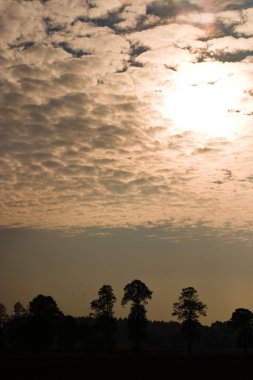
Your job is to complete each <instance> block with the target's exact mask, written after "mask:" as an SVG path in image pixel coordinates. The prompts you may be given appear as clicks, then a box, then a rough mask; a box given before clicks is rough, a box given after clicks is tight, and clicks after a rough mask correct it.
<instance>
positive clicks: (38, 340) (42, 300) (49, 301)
mask: <svg viewBox="0 0 253 380" xmlns="http://www.w3.org/2000/svg"><path fill="white" fill-rule="evenodd" d="M28 310H29V324H28V336H29V343H30V346H31V348H33V349H35V350H42V351H44V350H48V349H49V348H51V347H52V345H53V343H54V341H55V336H56V327H57V322H58V319H59V318H60V317H61V316H63V313H62V312H61V311H60V309H59V308H58V306H57V304H56V302H55V300H54V299H53V298H52V297H51V296H44V295H42V294H40V295H38V296H37V297H35V298H34V299H33V300H32V301H31V302H30V303H29V308H28Z"/></svg>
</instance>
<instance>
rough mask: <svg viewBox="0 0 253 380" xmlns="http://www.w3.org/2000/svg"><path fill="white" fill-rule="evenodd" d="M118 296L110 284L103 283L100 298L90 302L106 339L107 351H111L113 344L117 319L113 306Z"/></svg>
mask: <svg viewBox="0 0 253 380" xmlns="http://www.w3.org/2000/svg"><path fill="white" fill-rule="evenodd" d="M115 302H116V297H115V295H114V294H113V289H112V287H111V286H110V285H103V286H102V287H101V288H100V289H99V291H98V298H97V299H95V300H93V301H92V302H91V304H90V307H91V310H92V313H91V315H92V316H93V317H95V318H96V320H97V328H98V330H99V331H101V333H102V335H103V336H104V338H105V341H106V347H107V351H108V352H111V350H112V344H113V333H114V332H115V330H116V319H115V318H114V311H113V307H114V304H115Z"/></svg>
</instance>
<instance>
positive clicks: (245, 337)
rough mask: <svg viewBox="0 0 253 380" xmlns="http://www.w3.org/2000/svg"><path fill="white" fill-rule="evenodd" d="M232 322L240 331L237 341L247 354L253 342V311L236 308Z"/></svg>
mask: <svg viewBox="0 0 253 380" xmlns="http://www.w3.org/2000/svg"><path fill="white" fill-rule="evenodd" d="M230 324H231V325H232V327H233V328H234V329H235V330H236V331H237V332H238V336H237V343H238V345H239V346H241V347H242V349H243V352H244V354H246V353H247V351H248V348H249V347H250V345H251V344H252V326H253V313H252V312H251V311H250V310H248V309H244V308H239V309H235V311H234V312H233V314H232V316H231V319H230Z"/></svg>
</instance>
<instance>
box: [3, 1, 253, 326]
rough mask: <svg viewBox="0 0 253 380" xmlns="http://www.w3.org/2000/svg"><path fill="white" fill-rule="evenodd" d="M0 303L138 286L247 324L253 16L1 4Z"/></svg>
mask: <svg viewBox="0 0 253 380" xmlns="http://www.w3.org/2000/svg"><path fill="white" fill-rule="evenodd" d="M0 63H1V64H0V67H1V69H0V85H1V91H0V131H1V132H0V135H1V138H0V241H1V247H0V302H2V303H4V304H5V305H6V306H7V308H8V310H9V312H10V313H11V310H12V306H13V304H14V303H15V302H16V301H18V300H20V301H21V302H23V303H24V305H27V303H28V302H29V301H31V299H32V298H33V297H35V296H36V295H37V294H41V293H42V294H45V295H51V296H53V297H54V298H55V300H56V301H57V303H58V305H59V307H60V308H61V309H62V310H63V312H64V313H66V314H72V315H88V313H89V312H90V309H89V304H90V301H91V300H92V299H93V298H94V297H96V294H97V291H98V289H99V288H100V287H101V286H102V285H103V284H110V285H111V286H112V287H113V289H114V291H115V294H116V297H117V299H118V302H117V306H116V312H117V315H118V316H126V315H127V313H128V308H127V307H125V308H124V309H123V308H122V307H121V306H120V300H121V297H122V296H123V288H124V286H125V285H126V284H127V283H128V282H130V281H132V280H133V279H135V278H138V279H140V280H142V281H144V282H145V283H146V284H147V285H148V286H149V288H150V289H151V290H153V292H154V293H153V298H152V300H151V301H150V303H149V305H148V316H149V318H151V319H156V320H170V319H172V316H171V311H172V304H173V302H176V301H177V298H178V296H179V294H180V291H181V289H182V288H184V287H187V286H194V287H196V289H197V290H198V292H199V296H200V299H201V300H202V301H203V302H205V303H206V304H207V306H208V316H207V317H206V318H203V320H202V319H201V321H202V322H203V323H212V322H214V321H216V320H227V319H229V318H230V317H231V314H232V312H233V311H234V309H235V308H237V307H245V308H249V309H251V310H252V308H253V303H252V302H253V301H252V299H253V298H252V274H253V254H252V253H253V252H252V246H253V239H252V232H253V204H252V199H253V165H252V163H253V1H252V0H240V1H239V0H224V1H223V0H220V1H218V0H135V1H133V0H61V1H60V0H0Z"/></svg>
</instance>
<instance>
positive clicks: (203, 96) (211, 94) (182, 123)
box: [163, 62, 242, 137]
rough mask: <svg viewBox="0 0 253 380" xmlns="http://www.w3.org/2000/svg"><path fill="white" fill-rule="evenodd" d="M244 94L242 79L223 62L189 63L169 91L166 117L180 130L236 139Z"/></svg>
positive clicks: (165, 107) (176, 75) (166, 98)
mask: <svg viewBox="0 0 253 380" xmlns="http://www.w3.org/2000/svg"><path fill="white" fill-rule="evenodd" d="M241 95H242V89H241V84H240V83H239V80H238V77H237V78H236V77H235V76H233V75H232V74H231V73H229V71H228V70H227V69H226V67H225V65H223V64H221V63H214V62H205V63H200V64H189V65H188V64H187V65H185V66H184V67H183V68H182V70H180V71H178V72H176V73H175V82H174V87H173V88H171V89H168V90H166V92H165V100H164V111H163V112H164V114H165V116H166V117H168V118H169V119H170V120H171V121H172V122H173V124H174V126H175V127H176V128H178V129H180V130H189V131H196V132H201V133H205V134H207V135H209V136H217V137H232V135H233V133H234V131H235V128H236V126H237V124H238V115H237V114H238V107H239V106H240V98H241Z"/></svg>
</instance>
